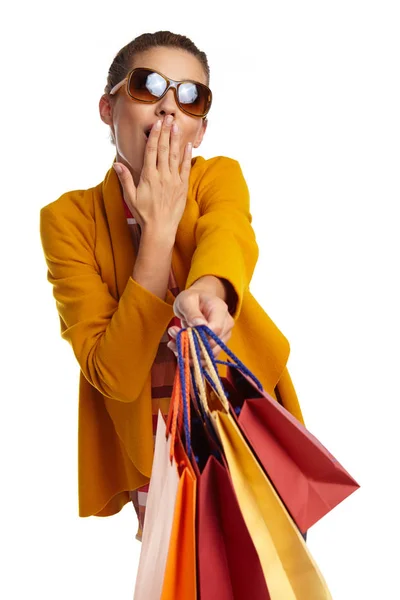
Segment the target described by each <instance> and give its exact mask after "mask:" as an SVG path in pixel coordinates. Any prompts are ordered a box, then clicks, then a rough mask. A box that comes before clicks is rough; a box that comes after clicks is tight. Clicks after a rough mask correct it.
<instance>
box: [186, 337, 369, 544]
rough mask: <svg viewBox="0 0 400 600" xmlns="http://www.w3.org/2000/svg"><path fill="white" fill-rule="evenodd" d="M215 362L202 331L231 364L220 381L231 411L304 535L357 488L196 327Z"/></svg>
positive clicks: (309, 435)
mask: <svg viewBox="0 0 400 600" xmlns="http://www.w3.org/2000/svg"><path fill="white" fill-rule="evenodd" d="M196 329H197V331H199V334H200V335H201V339H202V340H203V342H204V344H205V346H206V348H207V349H208V353H209V356H210V357H211V358H212V359H213V356H212V351H211V348H210V346H209V343H208V339H207V336H206V333H207V334H208V335H210V336H211V337H213V338H214V339H215V341H216V342H217V344H218V345H219V346H220V347H221V348H222V349H223V350H224V351H225V352H226V353H227V354H228V356H230V358H231V359H232V360H233V361H234V362H230V361H229V362H227V363H224V362H223V361H215V360H214V362H216V363H222V364H226V365H228V366H229V369H228V372H227V377H226V378H222V379H221V383H222V385H223V386H224V388H225V390H226V391H228V394H229V402H230V405H231V409H232V413H233V414H235V415H236V417H237V420H238V423H239V425H240V428H241V430H242V432H243V433H244V435H245V436H246V438H247V440H248V442H249V446H250V447H251V449H252V450H253V452H254V454H255V455H256V457H257V458H258V460H259V461H260V464H261V466H262V467H263V468H264V470H265V472H266V474H267V475H268V477H269V478H270V480H271V482H272V483H273V485H274V487H275V489H276V491H277V492H278V494H279V495H280V497H281V499H282V501H283V503H284V504H285V506H286V508H287V509H288V511H289V513H290V514H291V516H292V518H293V520H294V521H295V523H296V524H297V526H298V527H299V529H300V531H302V532H303V533H304V532H306V531H307V529H309V528H310V527H311V526H312V525H314V524H315V523H316V522H317V521H319V520H320V519H321V518H322V517H323V516H324V515H326V514H327V513H328V512H330V511H331V510H332V509H333V508H334V507H335V506H337V505H338V504H339V503H340V502H342V501H343V500H345V498H347V497H348V496H350V494H352V493H353V492H354V491H355V490H357V489H358V488H359V487H360V486H359V484H358V483H357V482H356V481H355V480H354V479H353V477H352V476H351V475H350V474H349V473H348V472H347V471H346V470H345V469H344V467H343V466H342V465H341V464H340V463H339V462H338V461H337V460H336V459H335V457H334V456H333V455H332V454H331V453H330V452H329V451H328V450H327V449H326V448H325V446H323V444H322V443H321V442H320V441H319V440H318V439H317V438H316V437H315V436H314V435H313V434H312V433H311V432H310V431H308V429H306V427H304V425H303V424H302V423H300V422H299V421H298V420H297V419H296V418H295V417H294V416H293V415H292V414H291V413H290V412H289V411H288V410H286V409H285V408H284V407H283V406H282V405H281V404H279V403H278V402H277V401H276V400H275V399H274V398H273V397H272V396H270V395H269V394H268V393H267V392H266V391H265V390H264V389H263V388H262V384H261V383H260V382H259V381H258V380H257V379H256V378H255V376H254V375H253V374H252V373H251V372H250V371H249V370H248V369H247V368H246V367H245V365H243V363H242V362H241V361H240V360H239V359H238V358H237V357H236V356H235V355H234V354H233V353H232V352H231V351H230V350H229V348H227V347H226V346H225V344H224V343H223V342H222V340H220V339H219V338H218V336H216V335H215V334H214V332H213V331H211V330H210V329H209V328H208V327H206V326H204V325H202V326H199V327H196Z"/></svg>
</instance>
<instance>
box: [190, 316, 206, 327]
mask: <svg viewBox="0 0 400 600" xmlns="http://www.w3.org/2000/svg"><path fill="white" fill-rule="evenodd" d="M192 323H193V327H196V325H207V323H206V321H204V319H200V318H199V317H197V318H196V319H193V321H192Z"/></svg>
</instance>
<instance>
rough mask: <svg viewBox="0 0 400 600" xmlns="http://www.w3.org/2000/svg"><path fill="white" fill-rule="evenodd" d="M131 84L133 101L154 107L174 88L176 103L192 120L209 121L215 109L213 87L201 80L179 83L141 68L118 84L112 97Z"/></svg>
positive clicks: (130, 92) (131, 72) (112, 91)
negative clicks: (125, 84)
mask: <svg viewBox="0 0 400 600" xmlns="http://www.w3.org/2000/svg"><path fill="white" fill-rule="evenodd" d="M125 81H126V82H127V86H126V89H127V92H128V94H129V96H130V97H131V98H132V99H133V100H137V101H138V102H145V103H147V104H154V103H155V102H158V100H160V99H161V98H163V96H165V94H166V93H167V92H168V90H169V89H170V88H171V87H172V88H174V93H175V99H176V103H177V104H178V106H179V108H180V109H181V110H182V111H183V112H184V113H186V114H188V115H190V116H192V117H202V118H203V119H205V117H206V115H207V113H208V111H209V110H210V108H211V102H212V93H211V90H210V88H209V87H207V86H206V85H204V84H203V83H198V82H197V81H192V80H190V79H189V80H186V81H175V80H174V79H168V77H166V76H165V75H162V73H159V72H158V71H154V69H147V68H144V67H137V68H135V69H132V70H131V71H129V73H128V74H127V76H126V77H125V78H124V79H123V80H122V81H120V82H119V83H117V85H115V86H114V87H113V88H112V90H111V91H110V94H111V95H113V94H115V93H116V92H117V91H118V90H119V89H120V88H121V87H122V86H123V85H124V83H125Z"/></svg>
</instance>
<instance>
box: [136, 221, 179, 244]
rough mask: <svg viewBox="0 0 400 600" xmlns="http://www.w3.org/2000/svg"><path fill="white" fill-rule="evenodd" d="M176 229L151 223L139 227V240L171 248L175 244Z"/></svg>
mask: <svg viewBox="0 0 400 600" xmlns="http://www.w3.org/2000/svg"><path fill="white" fill-rule="evenodd" d="M175 238H176V231H172V230H170V229H166V228H165V226H162V225H158V224H155V223H152V224H151V225H150V224H149V225H144V226H143V227H142V228H141V236H140V239H141V241H142V240H143V241H144V242H145V243H146V242H150V243H152V244H156V245H158V246H167V247H170V248H171V249H172V248H173V246H174V244H175Z"/></svg>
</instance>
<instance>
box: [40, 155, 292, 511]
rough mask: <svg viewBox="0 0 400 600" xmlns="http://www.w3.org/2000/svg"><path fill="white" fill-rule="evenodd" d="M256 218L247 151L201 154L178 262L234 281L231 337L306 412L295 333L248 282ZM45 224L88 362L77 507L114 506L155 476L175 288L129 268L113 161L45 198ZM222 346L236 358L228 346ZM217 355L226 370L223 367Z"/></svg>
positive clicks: (56, 281)
mask: <svg viewBox="0 0 400 600" xmlns="http://www.w3.org/2000/svg"><path fill="white" fill-rule="evenodd" d="M251 221H252V217H251V214H250V200H249V192H248V187H247V184H246V182H245V179H244V177H243V174H242V171H241V168H240V165H239V163H238V162H237V161H236V160H233V159H231V158H228V157H225V156H218V157H214V158H211V159H208V160H205V159H204V158H203V157H201V156H199V157H195V158H193V159H192V168H191V172H190V179H189V189H188V196H187V203H186V208H185V211H184V214H183V217H182V219H181V222H180V224H179V228H178V231H177V235H176V241H175V246H174V250H173V257H172V266H173V269H174V273H175V277H176V280H177V283H178V285H179V288H180V289H181V290H183V289H187V288H188V287H190V286H191V285H192V284H193V283H194V282H195V281H196V280H197V279H199V278H200V277H203V276H204V275H214V276H216V277H220V278H225V279H227V280H228V281H229V282H230V283H231V284H232V285H233V287H234V289H235V291H236V293H237V296H238V302H237V306H236V309H235V313H234V314H233V317H234V319H235V326H234V328H233V331H232V336H231V338H230V340H229V348H230V349H231V350H232V351H233V352H234V353H235V354H236V355H237V356H238V357H239V358H240V359H241V360H242V362H243V363H244V364H245V365H246V366H247V367H248V368H249V369H250V370H251V371H252V372H253V373H254V374H255V375H256V376H257V377H258V378H259V379H260V381H261V383H262V384H263V387H264V389H265V390H266V391H267V392H269V393H270V394H272V395H273V396H274V397H276V395H275V387H277V389H278V392H279V395H280V397H281V400H282V402H283V405H284V406H285V407H286V408H287V409H288V410H289V411H290V412H291V413H292V414H294V415H295V416H296V417H297V418H298V419H299V420H300V421H302V422H303V418H302V414H301V410H300V406H299V403H298V399H297V396H296V392H295V390H294V387H293V385H292V382H291V379H290V376H289V373H288V370H287V367H286V363H287V359H288V356H289V342H288V340H287V339H286V338H285V336H284V335H283V334H282V333H281V331H280V330H279V329H278V328H277V326H276V325H275V324H274V323H273V321H272V320H271V319H270V318H269V317H268V315H267V314H266V313H265V311H264V310H263V309H262V308H261V306H260V305H259V304H258V303H257V301H256V300H255V298H254V297H253V296H252V295H251V293H250V291H249V284H250V280H251V277H252V275H253V271H254V268H255V265H256V262H257V259H258V246H257V243H256V239H255V234H254V231H253V229H252V227H251ZM40 234H41V241H42V246H43V250H44V255H45V259H46V263H47V267H48V272H47V279H48V281H49V282H50V283H51V284H52V285H53V294H54V297H55V300H56V306H57V310H58V313H59V317H60V325H61V336H62V337H63V338H64V339H65V340H68V342H69V343H70V344H71V346H72V348H73V351H74V354H75V356H76V358H77V360H78V363H79V365H80V368H81V372H80V381H79V427H78V476H79V485H78V487H79V515H80V516H81V517H86V516H89V515H97V516H108V515H112V514H115V513H117V512H118V511H120V510H121V508H122V507H123V506H124V505H125V504H126V503H127V502H128V501H129V493H128V491H129V490H133V489H136V488H138V487H140V486H142V485H144V484H146V483H148V481H149V477H150V474H151V467H152V459H153V433H152V414H151V377H150V373H151V367H152V364H153V361H154V358H155V356H156V353H157V349H158V345H159V342H160V339H161V337H162V335H163V334H164V332H165V329H166V327H167V325H168V323H169V321H170V320H171V318H172V317H173V316H174V313H173V309H172V305H173V302H174V297H173V295H172V294H171V292H169V291H168V293H167V296H166V299H165V301H164V300H161V299H160V298H158V297H157V296H155V295H153V294H152V293H151V292H149V291H148V290H146V289H145V288H143V287H142V286H140V285H139V284H138V283H136V281H134V280H133V279H132V276H131V275H132V273H133V267H134V263H135V251H134V247H133V242H132V238H131V235H130V231H129V228H128V224H127V221H126V217H125V214H124V207H123V202H122V196H121V189H120V184H119V181H118V177H117V175H116V173H115V172H114V169H113V168H110V169H109V171H108V172H107V174H106V176H105V179H104V181H103V182H101V183H100V184H99V185H97V186H95V187H93V188H90V189H87V190H75V191H70V192H67V193H65V194H63V195H62V196H61V197H60V198H59V199H58V200H56V201H54V202H52V203H50V204H48V205H47V206H44V207H43V208H42V209H41V212H40ZM154 266H155V268H156V267H157V265H154ZM219 358H220V359H222V360H227V356H226V354H225V353H224V352H221V355H220V356H219ZM219 367H220V374H221V375H222V376H223V375H224V374H225V372H226V367H225V366H223V365H220V366H219Z"/></svg>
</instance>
